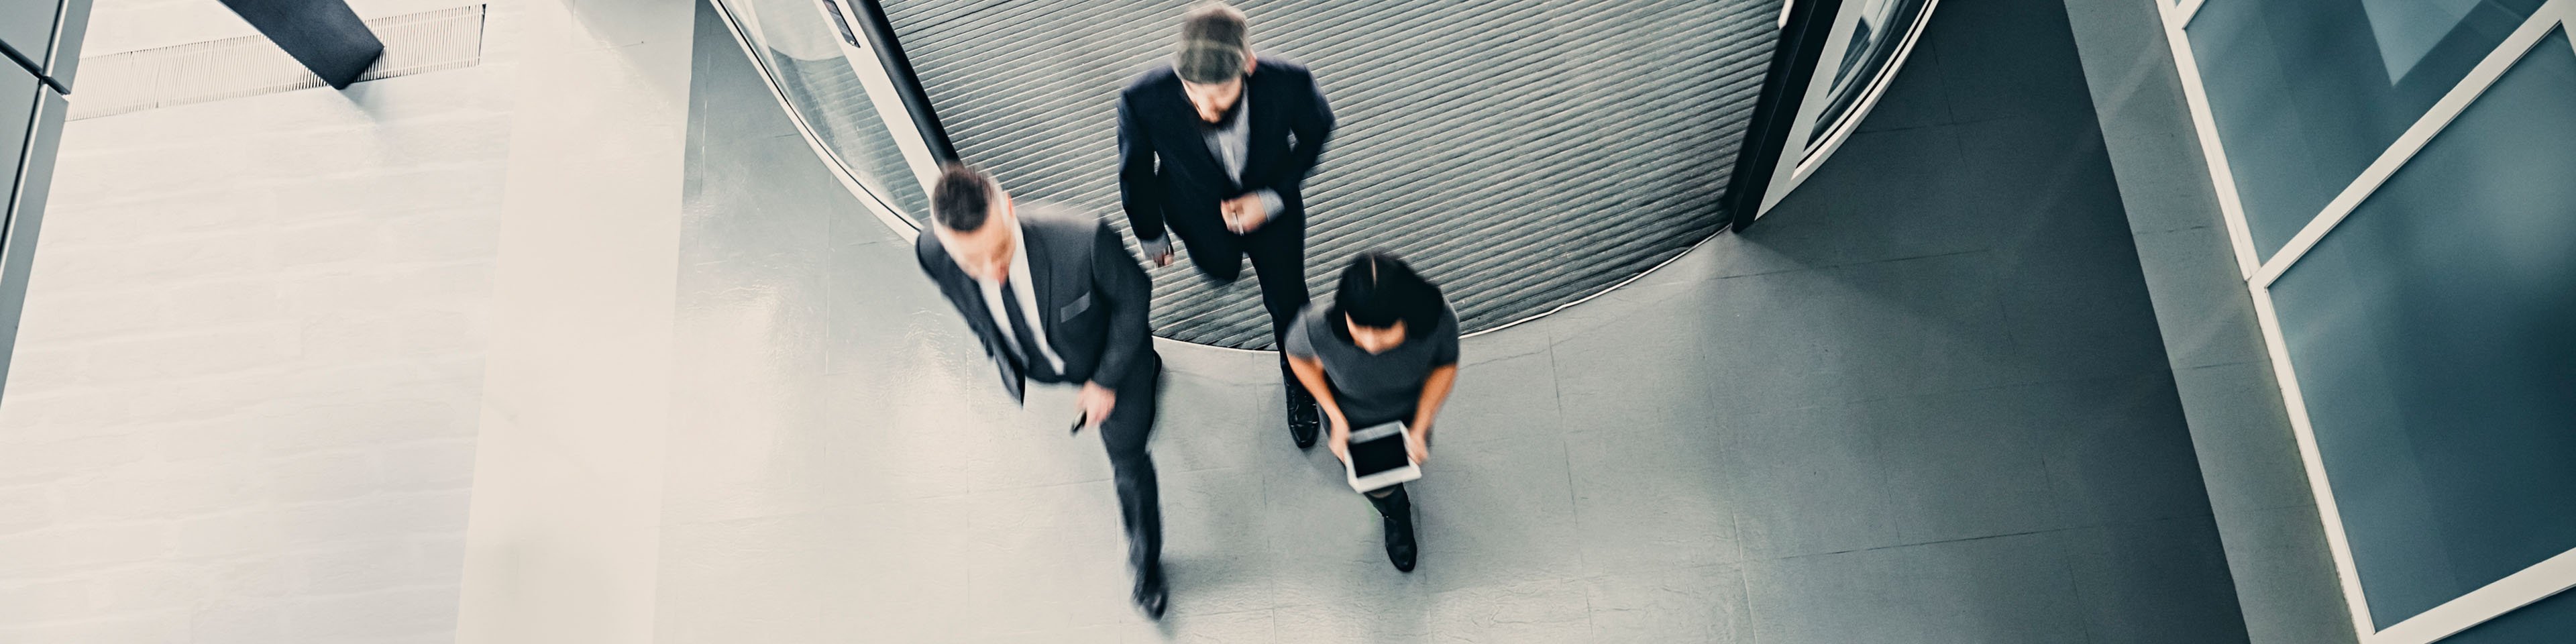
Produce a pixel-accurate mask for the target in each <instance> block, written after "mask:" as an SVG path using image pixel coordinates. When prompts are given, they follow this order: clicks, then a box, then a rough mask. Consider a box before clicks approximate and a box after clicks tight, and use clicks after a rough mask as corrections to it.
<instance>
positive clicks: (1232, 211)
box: [1217, 193, 1270, 235]
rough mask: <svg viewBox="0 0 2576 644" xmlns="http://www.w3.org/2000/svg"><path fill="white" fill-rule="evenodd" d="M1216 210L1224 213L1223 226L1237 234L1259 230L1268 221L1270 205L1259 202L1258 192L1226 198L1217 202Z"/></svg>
mask: <svg viewBox="0 0 2576 644" xmlns="http://www.w3.org/2000/svg"><path fill="white" fill-rule="evenodd" d="M1217 210H1218V212H1220V213H1223V214H1224V215H1225V227H1226V228H1227V229H1229V230H1233V231H1234V234H1237V235H1242V234H1247V233H1250V232H1252V231H1255V230H1259V229H1261V225H1262V224H1264V223H1269V221H1270V206H1269V205H1268V204H1264V203H1262V202H1261V195H1260V193H1245V194H1244V195H1243V196H1240V197H1235V198H1233V199H1227V200H1225V201H1224V202H1223V203H1219V204H1217Z"/></svg>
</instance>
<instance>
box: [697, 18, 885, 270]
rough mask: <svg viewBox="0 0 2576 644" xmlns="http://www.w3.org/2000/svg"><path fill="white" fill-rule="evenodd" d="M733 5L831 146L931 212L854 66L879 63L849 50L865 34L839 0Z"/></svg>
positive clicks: (876, 185)
mask: <svg viewBox="0 0 2576 644" xmlns="http://www.w3.org/2000/svg"><path fill="white" fill-rule="evenodd" d="M817 2H820V3H821V4H819V5H818V4H816V3H817ZM725 6H726V7H727V8H729V9H731V10H733V12H734V13H735V15H737V16H739V17H740V18H741V19H742V22H743V23H744V25H745V30H746V31H749V32H751V36H752V39H753V40H754V41H755V42H756V43H758V45H759V46H758V47H756V48H755V49H758V50H759V52H760V55H761V56H760V57H761V61H762V62H764V63H766V67H768V69H769V73H770V75H771V77H772V78H773V79H775V80H776V81H777V82H778V87H779V90H780V92H781V93H784V94H786V95H787V102H788V105H789V107H790V108H791V109H794V110H795V111H796V113H797V115H798V116H801V117H803V119H804V121H805V124H806V125H807V126H808V127H810V128H812V129H813V131H814V135H815V137H816V138H819V139H822V142H823V147H824V149H826V150H828V151H830V152H831V153H832V155H833V156H834V157H836V158H837V159H838V161H839V162H840V164H841V165H842V166H843V167H845V168H848V169H849V171H850V174H851V175H854V176H856V177H858V179H859V183H860V185H862V186H864V187H866V188H867V189H868V190H869V191H870V192H874V193H876V195H877V197H878V198H880V199H882V200H884V201H885V202H887V203H888V204H889V205H892V206H894V208H895V210H897V211H899V212H900V213H901V214H903V215H904V216H906V217H909V218H911V219H912V220H913V221H916V222H918V221H922V220H923V219H924V218H925V217H927V216H928V215H929V213H930V198H929V197H928V196H927V195H924V194H922V191H921V183H920V182H919V181H918V180H916V179H915V178H914V177H913V175H912V167H911V165H909V164H907V163H906V162H905V160H904V156H903V149H902V148H900V147H898V146H897V145H896V144H895V140H894V134H893V133H892V132H891V131H889V130H887V129H886V122H885V119H884V118H883V117H881V116H880V115H879V113H878V112H877V109H876V104H875V103H874V102H872V101H871V100H870V99H869V97H868V93H867V88H866V87H865V86H863V85H862V84H861V83H860V80H859V74H858V72H857V71H856V70H855V69H853V68H852V67H851V65H875V64H878V63H877V61H875V60H852V59H851V58H849V57H846V56H843V55H842V48H841V47H842V45H843V44H844V43H846V44H849V45H851V46H853V47H857V46H859V39H858V35H857V34H856V33H854V32H852V31H851V30H850V26H849V23H848V22H847V20H846V19H845V18H843V17H842V15H841V12H840V10H839V7H838V6H836V5H835V3H834V0H727V2H726V3H725Z"/></svg>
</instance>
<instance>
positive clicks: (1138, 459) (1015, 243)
mask: <svg viewBox="0 0 2576 644" xmlns="http://www.w3.org/2000/svg"><path fill="white" fill-rule="evenodd" d="M931 215H932V225H931V234H928V235H922V236H921V238H920V239H919V240H918V241H917V242H916V243H915V244H914V249H915V250H916V251H918V253H917V254H918V255H919V256H920V260H921V271H922V272H923V273H927V274H929V275H930V279H931V281H933V282H937V283H938V284H939V292H940V294H941V295H945V296H947V297H948V303H949V304H952V305H955V306H956V307H957V312H958V313H960V314H962V315H964V316H966V326H967V327H968V328H972V329H974V330H975V337H976V338H979V339H981V340H983V341H984V353H985V355H987V356H989V357H991V358H992V359H993V363H994V366H995V367H996V368H997V369H998V370H999V371H1000V372H1001V376H1002V387H1003V389H1004V390H1006V391H1008V392H1009V393H1010V394H1011V398H1012V399H1013V400H1021V399H1022V391H1023V387H1024V386H1025V383H1026V381H1029V380H1035V381H1038V382H1042V383H1060V384H1080V385H1081V386H1082V393H1081V394H1080V397H1079V399H1078V407H1080V411H1081V413H1082V416H1081V419H1080V420H1079V421H1077V422H1076V424H1075V425H1074V428H1073V430H1074V431H1075V432H1080V431H1082V430H1083V429H1085V428H1093V429H1096V430H1097V433H1099V434H1100V440H1101V441H1102V442H1103V443H1105V444H1107V446H1108V448H1109V466H1110V469H1111V470H1112V471H1114V472H1116V478H1117V484H1118V505H1119V511H1120V518H1121V520H1122V522H1123V523H1124V524H1125V525H1126V527H1127V545H1128V557H1129V563H1131V564H1133V565H1134V566H1135V572H1136V590H1135V595H1134V597H1135V600H1136V606H1137V607H1138V608H1141V609H1143V610H1144V611H1145V614H1146V615H1147V616H1150V617H1153V618H1156V619H1160V618H1161V617H1162V616H1163V605H1164V590H1163V567H1162V549H1163V518H1162V510H1161V507H1160V501H1159V500H1158V499H1157V498H1156V496H1157V494H1156V490H1155V484H1154V461H1153V459H1152V458H1150V457H1148V456H1147V455H1146V453H1145V438H1146V435H1147V433H1148V432H1149V431H1150V430H1151V429H1153V426H1154V411H1155V403H1156V397H1157V392H1156V391H1155V390H1156V385H1158V384H1159V382H1160V381H1161V380H1162V359H1161V358H1160V357H1158V356H1156V355H1155V354H1154V345H1153V338H1152V336H1151V335H1149V334H1148V333H1147V331H1146V326H1145V313H1146V307H1147V305H1148V302H1149V299H1150V298H1151V297H1152V291H1153V283H1152V282H1151V281H1148V280H1147V279H1146V278H1145V269H1143V268H1142V267H1139V266H1138V265H1137V264H1136V258H1135V256H1132V255H1129V254H1127V247H1126V246H1125V245H1124V244H1121V243H1119V241H1118V233H1116V232H1114V231H1111V230H1110V229H1109V226H1108V224H1106V223H1103V222H1102V221H1100V220H1098V219H1093V218H1087V217H1081V216H1078V215H1072V214H1068V213H1061V212H1055V211H1053V210H1050V209H1045V208H1042V207H1035V206H1033V207H1031V208H1027V209H1018V208H1015V207H1014V206H1013V204H1012V202H1011V196H1010V194H1009V193H1007V192H1003V191H1002V189H1001V188H1000V187H999V186H997V185H995V184H994V183H993V179H992V177H989V176H986V175H985V174H984V173H982V172H980V171H977V170H975V169H973V168H968V167H965V166H961V165H953V164H952V165H950V166H948V167H947V168H945V169H944V170H943V171H942V172H941V173H940V176H939V182H938V184H937V185H936V186H935V187H934V188H933V189H932V191H931Z"/></svg>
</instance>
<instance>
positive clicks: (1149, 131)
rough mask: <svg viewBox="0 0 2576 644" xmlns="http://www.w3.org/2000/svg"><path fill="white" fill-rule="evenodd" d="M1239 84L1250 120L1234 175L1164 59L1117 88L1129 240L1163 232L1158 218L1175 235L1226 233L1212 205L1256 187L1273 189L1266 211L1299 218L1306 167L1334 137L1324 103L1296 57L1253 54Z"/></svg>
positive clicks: (1328, 109)
mask: <svg viewBox="0 0 2576 644" xmlns="http://www.w3.org/2000/svg"><path fill="white" fill-rule="evenodd" d="M1244 82H1245V83H1247V85H1246V86H1245V87H1244V89H1245V91H1246V92H1247V93H1246V96H1248V97H1249V99H1248V100H1250V101H1252V104H1251V106H1250V107H1251V109H1252V113H1251V114H1250V116H1251V118H1252V123H1251V135H1250V137H1249V138H1250V140H1249V141H1248V143H1249V145H1247V146H1246V149H1245V150H1244V155H1243V156H1244V160H1243V179H1244V180H1243V181H1242V182H1240V183H1237V182H1236V181H1235V178H1234V177H1232V176H1229V175H1227V174H1226V172H1225V162H1223V161H1219V160H1217V158H1216V152H1214V151H1211V150H1209V149H1208V145H1207V136H1206V134H1205V133H1204V130H1203V129H1202V128H1201V126H1200V125H1199V123H1200V120H1199V115H1198V109H1197V108H1195V107H1192V106H1191V105H1190V99H1189V97H1188V96H1187V95H1184V94H1182V93H1181V79H1180V77H1179V76H1176V75H1174V74H1173V73H1172V68H1171V67H1170V66H1169V65H1166V66H1163V67H1159V68H1156V69H1155V70H1153V71H1150V72H1146V73H1145V74H1144V75H1143V76H1139V77H1137V78H1136V80H1135V81H1134V82H1131V83H1128V84H1127V89H1125V90H1122V91H1120V92H1119V94H1118V191H1119V197H1120V203H1121V205H1123V206H1125V207H1126V210H1127V223H1128V224H1131V225H1132V226H1133V227H1134V228H1135V229H1136V239H1138V240H1144V241H1150V240H1155V239H1162V238H1163V231H1164V227H1165V226H1166V225H1168V226H1170V229H1171V230H1173V231H1175V232H1179V233H1181V238H1182V239H1183V240H1189V239H1192V238H1193V237H1195V236H1196V235H1197V234H1199V233H1216V232H1225V218H1224V217H1223V216H1222V215H1219V214H1218V213H1217V203H1218V202H1220V201H1223V200H1226V199H1232V198H1235V197H1240V196H1243V195H1244V193H1248V192H1252V191H1255V190H1260V189H1262V188H1269V189H1270V190H1272V191H1274V192H1277V193H1279V202H1280V211H1279V214H1278V215H1277V216H1275V217H1272V219H1274V220H1288V221H1303V220H1304V218H1305V215H1306V199H1305V195H1304V187H1305V184H1306V175H1308V174H1312V173H1313V172H1314V171H1315V160H1316V159H1318V158H1321V157H1322V156H1323V153H1324V140H1325V139H1328V138H1331V137H1332V135H1333V110H1332V106H1330V105H1327V104H1325V103H1324V92H1323V90H1322V89H1319V88H1317V87H1316V85H1315V76H1314V74H1313V73H1310V72H1308V71H1306V68H1305V66H1302V65H1298V64H1296V63H1291V62H1285V61H1275V60H1270V59H1266V58H1264V59H1260V61H1259V63H1258V67H1256V68H1255V69H1254V70H1253V72H1252V75H1251V76H1249V77H1246V78H1245V79H1244ZM1157 160H1159V161H1161V163H1160V164H1159V165H1158V164H1157V163H1156V161H1157Z"/></svg>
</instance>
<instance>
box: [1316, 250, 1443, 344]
mask: <svg viewBox="0 0 2576 644" xmlns="http://www.w3.org/2000/svg"><path fill="white" fill-rule="evenodd" d="M1446 308H1448V302H1447V301H1446V300H1444V299H1442V298H1441V296H1440V287H1438V286H1434V285H1432V284H1431V281H1430V280H1426V279H1422V275H1421V274H1419V273H1415V272H1413V267H1412V266H1411V265H1407V264H1405V263H1404V260H1403V259H1400V258H1397V257H1396V256H1395V254H1393V253H1388V252H1385V251H1369V252H1365V253H1360V254H1359V256H1358V257H1353V258H1351V265H1350V267H1348V268H1344V269H1342V283H1341V286H1340V287H1339V288H1338V289H1337V292H1335V293H1334V294H1333V310H1334V311H1336V312H1339V313H1340V314H1341V316H1348V318H1349V320H1350V323H1351V324H1357V325H1360V326H1365V327H1371V328H1379V329H1383V328H1386V327H1391V326H1395V323H1397V322H1403V323H1404V326H1405V330H1404V334H1405V335H1406V336H1409V337H1413V338H1420V337H1422V336H1424V335H1427V334H1429V333H1431V328H1432V327H1434V326H1438V325H1439V324H1440V312H1441V310H1443V309H1446ZM1336 317H1340V316H1336ZM1336 322H1339V320H1336ZM1336 326H1339V325H1338V324H1337V325H1336Z"/></svg>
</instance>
